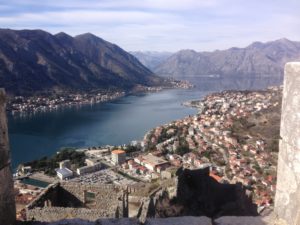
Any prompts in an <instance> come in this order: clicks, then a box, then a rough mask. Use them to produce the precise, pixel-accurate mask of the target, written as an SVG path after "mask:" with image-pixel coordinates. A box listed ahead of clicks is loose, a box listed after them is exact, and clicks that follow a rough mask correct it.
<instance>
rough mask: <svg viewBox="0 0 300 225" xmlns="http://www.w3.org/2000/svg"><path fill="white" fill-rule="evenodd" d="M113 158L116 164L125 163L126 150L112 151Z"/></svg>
mask: <svg viewBox="0 0 300 225" xmlns="http://www.w3.org/2000/svg"><path fill="white" fill-rule="evenodd" d="M111 160H112V161H113V163H114V164H115V165H120V164H123V163H124V162H125V161H126V152H125V151H124V150H121V149H119V150H113V151H112V152H111Z"/></svg>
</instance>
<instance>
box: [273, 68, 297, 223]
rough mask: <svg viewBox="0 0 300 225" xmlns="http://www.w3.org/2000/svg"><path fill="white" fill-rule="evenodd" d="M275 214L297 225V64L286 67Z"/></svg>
mask: <svg viewBox="0 0 300 225" xmlns="http://www.w3.org/2000/svg"><path fill="white" fill-rule="evenodd" d="M280 135H281V137H282V140H281V141H280V144H279V155H278V167H277V188H276V196H275V212H276V214H277V215H278V217H279V218H280V219H282V220H284V221H285V222H286V223H287V224H289V225H299V224H300V210H299V208H300V62H294V63H287V64H286V66H285V78H284V89H283V99H282V116H281V128H280Z"/></svg>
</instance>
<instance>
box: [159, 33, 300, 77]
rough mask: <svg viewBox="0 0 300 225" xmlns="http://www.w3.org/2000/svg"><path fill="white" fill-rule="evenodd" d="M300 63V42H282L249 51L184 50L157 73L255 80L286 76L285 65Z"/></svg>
mask: <svg viewBox="0 0 300 225" xmlns="http://www.w3.org/2000/svg"><path fill="white" fill-rule="evenodd" d="M294 60H300V42H295V41H290V40H288V39H280V40H276V41H271V42H267V43H261V42H254V43H253V44H251V45H249V46H248V47H246V48H230V49H228V50H222V51H220V50H217V51H214V52H196V51H194V50H181V51H179V52H177V53H175V54H173V55H172V56H170V57H169V58H168V59H166V60H165V61H163V62H162V63H161V64H160V65H158V66H157V67H156V68H154V69H153V71H154V72H155V73H156V74H158V75H161V76H171V77H184V76H204V75H219V76H224V77H225V76H227V77H228V76H243V77H247V76H252V77H268V76H277V77H280V76H282V75H283V67H284V64H285V63H286V62H288V61H294Z"/></svg>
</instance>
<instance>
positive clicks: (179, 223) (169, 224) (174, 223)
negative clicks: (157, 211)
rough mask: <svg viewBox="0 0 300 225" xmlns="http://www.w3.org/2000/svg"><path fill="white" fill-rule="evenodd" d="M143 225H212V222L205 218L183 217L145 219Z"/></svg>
mask: <svg viewBox="0 0 300 225" xmlns="http://www.w3.org/2000/svg"><path fill="white" fill-rule="evenodd" d="M145 225H212V222H211V219H210V218H208V217H205V216H200V217H193V216H184V217H169V218H152V219H147V220H146V223H145Z"/></svg>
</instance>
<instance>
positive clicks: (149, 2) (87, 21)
mask: <svg viewBox="0 0 300 225" xmlns="http://www.w3.org/2000/svg"><path fill="white" fill-rule="evenodd" d="M0 27H1V28H11V29H43V30H46V31H48V32H50V33H53V34H55V33H58V32H60V31H64V32H66V33H68V34H70V35H72V36H74V35H77V34H81V33H86V32H91V33H94V34H96V35H97V36H100V37H102V38H104V39H106V40H108V41H110V42H113V43H116V44H118V45H119V46H121V47H122V48H124V49H125V50H129V51H136V50H143V51H145V50H150V51H177V50H180V49H194V50H197V51H212V50H215V49H226V48H229V47H233V46H236V47H245V46H247V45H248V44H250V43H252V42H253V41H263V42H265V41H271V40H275V39H279V38H283V37H286V38H289V39H291V40H296V41H300V1H299V0H0Z"/></svg>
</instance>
